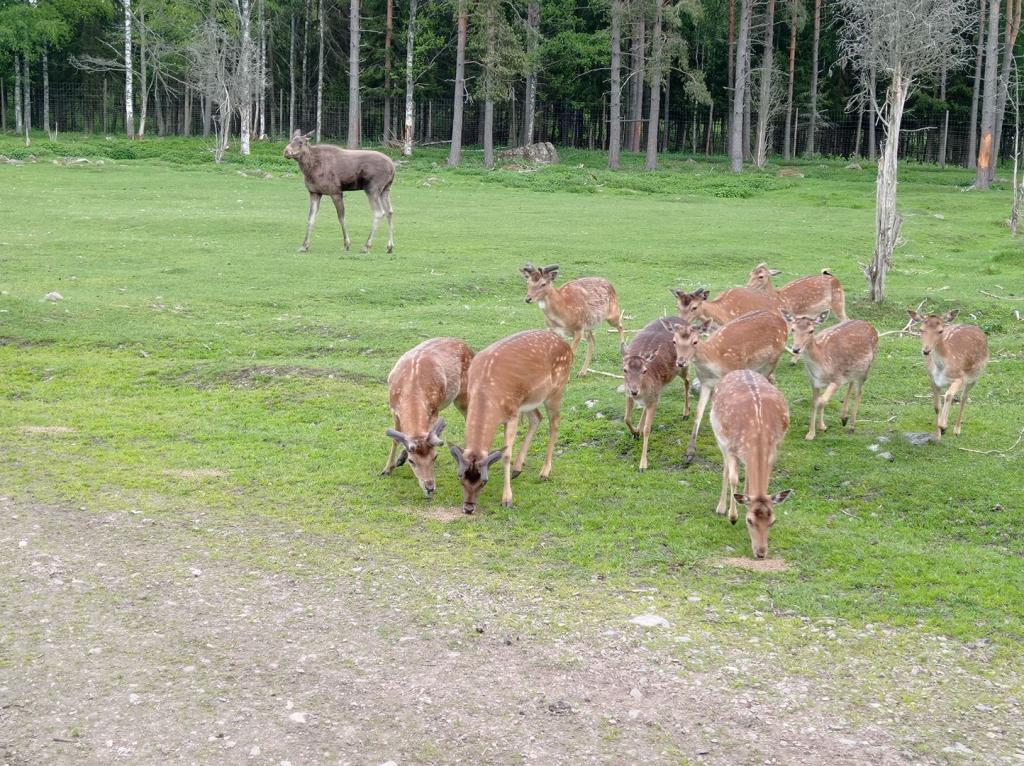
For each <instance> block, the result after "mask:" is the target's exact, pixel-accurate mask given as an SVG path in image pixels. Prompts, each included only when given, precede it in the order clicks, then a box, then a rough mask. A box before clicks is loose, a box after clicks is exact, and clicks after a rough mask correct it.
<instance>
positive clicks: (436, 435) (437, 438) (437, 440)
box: [427, 418, 448, 447]
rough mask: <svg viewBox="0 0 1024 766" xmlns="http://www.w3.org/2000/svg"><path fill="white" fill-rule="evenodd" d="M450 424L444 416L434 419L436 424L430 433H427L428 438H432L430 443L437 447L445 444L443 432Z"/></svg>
mask: <svg viewBox="0 0 1024 766" xmlns="http://www.w3.org/2000/svg"><path fill="white" fill-rule="evenodd" d="M446 425H448V424H447V423H446V422H445V419H444V418H438V419H437V420H435V421H434V425H433V426H431V427H430V433H429V434H427V438H429V439H430V443H431V444H432V445H434V446H435V447H440V446H441V445H442V444H444V440H443V439H442V438H441V432H442V431H444V427H445V426H446Z"/></svg>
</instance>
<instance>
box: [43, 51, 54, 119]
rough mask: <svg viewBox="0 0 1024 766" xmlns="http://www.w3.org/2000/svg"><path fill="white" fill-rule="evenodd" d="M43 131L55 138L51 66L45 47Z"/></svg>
mask: <svg viewBox="0 0 1024 766" xmlns="http://www.w3.org/2000/svg"><path fill="white" fill-rule="evenodd" d="M43 130H45V131H46V132H47V134H48V135H49V136H50V138H51V139H52V138H53V126H52V125H51V124H50V66H49V60H48V57H47V48H46V46H45V45H44V46H43Z"/></svg>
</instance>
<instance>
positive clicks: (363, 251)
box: [359, 245, 370, 253]
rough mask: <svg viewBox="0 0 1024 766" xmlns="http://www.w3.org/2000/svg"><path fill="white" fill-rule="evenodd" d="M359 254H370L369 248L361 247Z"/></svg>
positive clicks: (367, 246) (366, 246)
mask: <svg viewBox="0 0 1024 766" xmlns="http://www.w3.org/2000/svg"><path fill="white" fill-rule="evenodd" d="M359 252H360V253H368V252H370V246H369V245H363V249H362V250H360V251H359Z"/></svg>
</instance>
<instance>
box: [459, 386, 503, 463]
mask: <svg viewBox="0 0 1024 766" xmlns="http://www.w3.org/2000/svg"><path fill="white" fill-rule="evenodd" d="M486 399H487V396H486V394H477V393H475V392H474V393H473V394H470V397H469V412H468V413H467V414H466V450H465V454H466V455H472V456H475V457H484V456H486V455H487V453H488V452H490V451H491V445H492V444H494V435H495V434H496V433H497V432H498V424H499V423H500V422H501V421H502V417H501V413H500V412H499V411H498V408H497V407H494V406H489V402H487V401H486Z"/></svg>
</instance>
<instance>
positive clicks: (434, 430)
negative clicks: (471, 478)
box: [385, 418, 446, 498]
mask: <svg viewBox="0 0 1024 766" xmlns="http://www.w3.org/2000/svg"><path fill="white" fill-rule="evenodd" d="M445 425H446V424H445V421H444V418H438V419H437V420H435V421H434V425H432V426H431V427H430V431H428V432H427V435H426V436H422V437H418V438H413V437H409V436H406V435H405V434H403V433H402V432H401V431H396V430H394V429H393V428H389V429H388V430H387V431H386V432H385V433H386V434H387V435H388V436H390V437H391V438H392V439H394V440H395V441H396V442H397V443H398V446H399V447H401V448H402V454H401V455H400V456H399V458H398V462H397V463H396V464H395V467H396V468H397V467H398V466H400V465H402V464H403V463H405V462H406V461H408V462H409V467H410V468H412V472H413V474H414V475H415V476H416V480H417V481H419V483H420V489H422V490H423V494H424V495H426V496H427V497H428V498H429V497H431V496H432V495H433V494H434V490H435V489H436V488H437V484H436V482H435V480H434V463H436V462H437V448H438V447H440V446H441V445H442V444H444V441H443V440H442V439H441V432H442V431H444V427H445Z"/></svg>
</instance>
